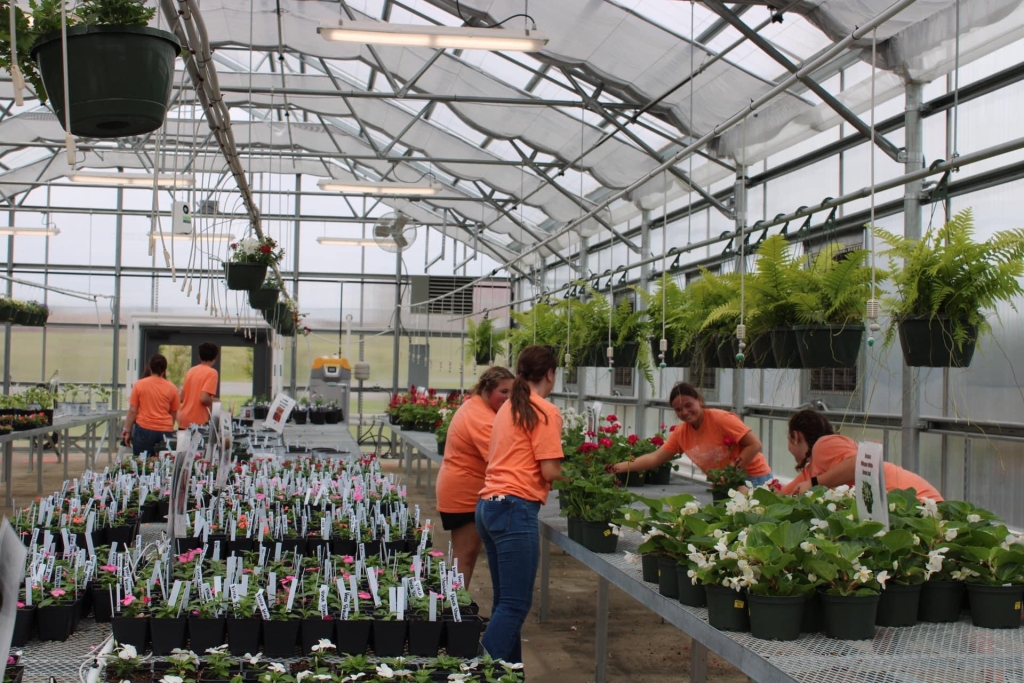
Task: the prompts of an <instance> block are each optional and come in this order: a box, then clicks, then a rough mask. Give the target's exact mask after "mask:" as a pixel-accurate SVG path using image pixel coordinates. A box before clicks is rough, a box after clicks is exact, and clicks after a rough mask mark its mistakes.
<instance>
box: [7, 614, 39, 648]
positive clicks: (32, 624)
mask: <svg viewBox="0 0 1024 683" xmlns="http://www.w3.org/2000/svg"><path fill="white" fill-rule="evenodd" d="M35 628H36V607H35V605H33V606H32V607H22V608H19V609H18V611H17V613H16V614H15V617H14V634H13V635H12V636H11V647H21V646H22V645H24V644H25V643H27V642H28V641H30V640H32V633H33V632H34V631H35Z"/></svg>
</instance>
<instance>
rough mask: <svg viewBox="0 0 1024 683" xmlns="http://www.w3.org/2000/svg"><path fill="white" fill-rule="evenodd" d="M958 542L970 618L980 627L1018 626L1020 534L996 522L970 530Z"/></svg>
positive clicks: (1022, 593) (1022, 597)
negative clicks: (962, 561) (966, 576)
mask: <svg viewBox="0 0 1024 683" xmlns="http://www.w3.org/2000/svg"><path fill="white" fill-rule="evenodd" d="M962 543H963V559H964V569H966V570H967V575H968V578H967V593H968V595H969V597H970V601H971V621H973V622H974V625H975V626H981V627H983V628H1019V627H1020V619H1021V603H1022V602H1024V537H1021V536H1018V535H1017V534H1013V533H1010V531H1009V530H1008V529H1007V528H1006V526H1004V525H1002V524H999V525H993V526H986V527H983V528H980V529H973V530H971V531H970V533H969V535H968V536H967V537H966V538H964V540H963V541H962Z"/></svg>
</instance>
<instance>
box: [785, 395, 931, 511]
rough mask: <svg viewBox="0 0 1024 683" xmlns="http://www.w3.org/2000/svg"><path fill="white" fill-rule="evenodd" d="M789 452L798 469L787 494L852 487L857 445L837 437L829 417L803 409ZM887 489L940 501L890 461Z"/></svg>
mask: <svg viewBox="0 0 1024 683" xmlns="http://www.w3.org/2000/svg"><path fill="white" fill-rule="evenodd" d="M788 441H789V452H790V453H791V454H792V455H793V458H794V459H796V468H797V470H799V474H797V477H796V479H794V480H793V481H791V482H789V483H788V484H786V485H785V486H784V487H782V492H783V493H784V494H786V495H794V496H797V495H800V494H802V493H803V492H804V491H806V490H807V489H809V488H811V487H812V486H819V485H820V486H827V487H829V488H835V487H837V486H842V485H843V484H846V485H847V486H851V487H852V486H853V485H854V483H855V479H856V475H855V474H854V470H855V466H856V463H857V444H856V442H854V441H853V439H848V438H847V437H845V436H840V435H838V434H836V433H835V432H834V431H833V429H832V425H831V423H829V421H828V418H827V417H825V416H824V415H822V414H821V413H819V412H817V411H815V410H801V411H800V412H798V413H795V414H794V415H793V416H792V417H791V418H789V437H788ZM885 489H886V491H892V490H894V489H914V491H916V492H917V497H918V499H919V500H921V501H924V499H925V498H930V499H931V500H934V501H935V502H941V501H942V496H941V495H940V494H939V492H938V490H937V489H936V488H935V487H934V486H932V485H931V484H929V483H928V481H927V480H925V479H924V477H921V476H919V475H917V474H914V473H913V472H911V471H909V470H905V469H903V468H902V467H900V466H898V465H894V464H893V463H891V462H887V463H885Z"/></svg>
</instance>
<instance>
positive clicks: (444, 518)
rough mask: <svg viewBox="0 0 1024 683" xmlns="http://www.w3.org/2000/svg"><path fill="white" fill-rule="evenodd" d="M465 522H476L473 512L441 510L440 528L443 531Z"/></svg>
mask: <svg viewBox="0 0 1024 683" xmlns="http://www.w3.org/2000/svg"><path fill="white" fill-rule="evenodd" d="M467 524H474V525H475V524H476V513H475V512H442V513H441V528H442V529H444V530H445V531H455V530H456V529H458V528H459V527H464V526H466V525H467Z"/></svg>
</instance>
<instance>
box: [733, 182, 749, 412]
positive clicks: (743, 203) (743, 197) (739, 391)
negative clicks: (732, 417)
mask: <svg viewBox="0 0 1024 683" xmlns="http://www.w3.org/2000/svg"><path fill="white" fill-rule="evenodd" d="M746 174H747V167H746V166H745V165H740V166H739V168H737V169H736V184H735V185H734V186H733V197H734V198H735V205H736V234H737V235H742V234H743V231H744V230H746V228H747V177H746ZM740 243H741V244H742V241H741V240H740ZM736 262H737V263H738V266H737V270H738V271H739V274H740V278H743V277H744V274H745V273H746V270H747V258H746V255H745V254H741V255H740V256H737V257H736ZM746 375H747V373H746V372H745V371H744V370H743V368H735V369H734V370H733V371H732V407H733V411H735V413H736V414H737V415H741V416H742V415H743V410H744V405H745V403H746V391H747V382H746V380H747V376H746Z"/></svg>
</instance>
